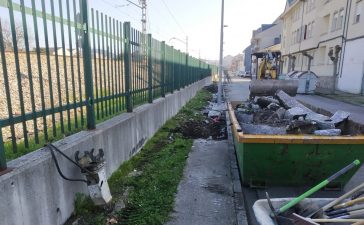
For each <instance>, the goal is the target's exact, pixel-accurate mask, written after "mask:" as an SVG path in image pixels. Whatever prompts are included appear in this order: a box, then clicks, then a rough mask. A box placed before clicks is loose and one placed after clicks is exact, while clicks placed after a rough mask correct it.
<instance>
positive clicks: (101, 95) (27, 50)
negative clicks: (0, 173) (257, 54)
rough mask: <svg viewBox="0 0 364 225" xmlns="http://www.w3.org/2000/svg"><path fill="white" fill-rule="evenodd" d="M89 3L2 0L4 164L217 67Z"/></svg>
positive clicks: (0, 126)
mask: <svg viewBox="0 0 364 225" xmlns="http://www.w3.org/2000/svg"><path fill="white" fill-rule="evenodd" d="M87 4H88V1H87V0H66V1H64V0H50V1H45V0H38V1H35V0H28V1H27V3H24V0H20V2H19V0H18V1H13V0H0V9H1V10H6V11H7V12H8V15H7V16H8V19H9V23H8V24H6V21H5V20H0V54H1V55H0V56H1V61H0V62H1V67H2V71H1V75H0V86H1V88H0V91H1V92H0V95H2V100H1V101H0V108H2V110H3V111H0V170H4V169H6V159H7V158H8V159H9V158H13V157H14V155H15V157H16V156H17V155H22V154H25V153H26V152H28V151H29V149H32V148H33V149H34V148H35V147H36V146H41V145H42V144H44V143H46V142H48V141H52V140H55V139H58V138H62V137H63V136H64V135H68V134H70V133H74V132H76V131H78V130H81V129H95V127H96V123H97V121H103V120H105V119H108V118H110V117H112V116H115V115H118V114H120V113H122V112H132V111H133V108H134V107H135V106H137V105H141V104H144V103H152V102H153V100H154V99H156V98H159V97H164V96H165V95H166V94H167V93H172V92H173V91H176V90H179V89H181V88H183V87H185V86H187V85H189V84H192V83H194V82H196V81H198V80H200V79H203V78H205V77H207V76H210V75H211V68H210V66H209V65H208V64H206V63H205V62H203V61H201V60H199V59H196V58H193V57H191V56H189V55H188V54H185V53H182V52H181V51H179V50H176V49H174V48H173V47H172V46H168V45H166V44H165V42H164V41H162V42H161V41H158V40H156V39H154V38H153V37H152V35H151V34H147V35H144V34H143V33H141V32H139V31H138V30H136V29H134V28H132V27H131V25H130V23H129V22H124V23H123V22H121V21H119V20H116V19H114V18H111V17H109V16H108V15H106V14H104V13H102V12H99V11H98V10H95V9H90V10H88V5H87ZM5 25H8V27H9V31H10V34H9V32H6V29H5V27H6V26H5ZM30 34H31V35H30ZM30 36H32V38H30ZM9 40H10V41H9ZM9 155H11V157H9Z"/></svg>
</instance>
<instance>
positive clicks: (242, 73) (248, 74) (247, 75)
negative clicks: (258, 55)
mask: <svg viewBox="0 0 364 225" xmlns="http://www.w3.org/2000/svg"><path fill="white" fill-rule="evenodd" d="M238 76H239V77H244V78H246V77H251V74H250V72H247V71H239V73H238Z"/></svg>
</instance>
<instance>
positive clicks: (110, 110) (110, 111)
mask: <svg viewBox="0 0 364 225" xmlns="http://www.w3.org/2000/svg"><path fill="white" fill-rule="evenodd" d="M107 18H108V16H107V15H105V35H106V69H107V75H106V76H107V92H106V93H107V94H106V95H107V97H108V100H107V101H106V102H107V103H108V105H109V109H108V110H109V114H108V115H112V104H111V103H112V101H111V99H110V96H111V87H110V52H109V51H110V46H109V39H110V36H109V24H108V22H107ZM105 88H106V85H105Z"/></svg>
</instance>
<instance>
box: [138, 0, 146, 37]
mask: <svg viewBox="0 0 364 225" xmlns="http://www.w3.org/2000/svg"><path fill="white" fill-rule="evenodd" d="M139 4H141V5H142V7H141V8H142V32H143V34H144V35H146V34H147V0H139Z"/></svg>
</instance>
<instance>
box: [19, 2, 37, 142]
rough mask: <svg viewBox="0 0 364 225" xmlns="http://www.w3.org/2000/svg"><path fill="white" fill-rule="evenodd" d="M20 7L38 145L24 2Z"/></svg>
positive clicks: (35, 136) (34, 127) (35, 135)
mask: <svg viewBox="0 0 364 225" xmlns="http://www.w3.org/2000/svg"><path fill="white" fill-rule="evenodd" d="M20 5H21V16H22V21H23V35H24V43H25V52H26V58H27V68H28V77H29V88H30V100H31V102H32V116H33V129H34V139H35V143H37V144H38V143H39V137H38V126H37V117H36V113H35V112H36V109H35V97H34V86H33V74H32V66H31V62H30V53H29V52H30V48H29V38H28V27H27V20H26V16H25V7H24V0H20Z"/></svg>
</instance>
